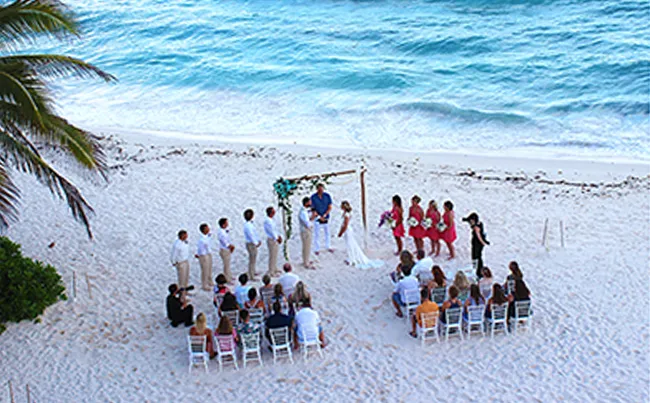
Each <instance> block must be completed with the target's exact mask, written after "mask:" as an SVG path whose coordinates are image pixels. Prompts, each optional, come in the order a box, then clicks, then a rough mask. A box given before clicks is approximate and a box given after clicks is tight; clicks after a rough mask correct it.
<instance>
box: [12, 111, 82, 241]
mask: <svg viewBox="0 0 650 403" xmlns="http://www.w3.org/2000/svg"><path fill="white" fill-rule="evenodd" d="M5 124H6V122H5ZM0 148H1V149H2V150H3V151H4V152H5V155H4V156H3V157H4V158H5V160H7V161H10V162H12V163H13V164H14V166H15V167H16V168H17V169H19V170H21V171H23V172H26V173H29V174H32V175H34V176H36V178H37V179H39V180H40V181H41V182H42V183H43V184H45V185H46V186H47V187H48V188H49V189H50V191H51V192H52V194H55V195H57V196H58V197H60V198H62V199H63V198H64V199H65V200H66V202H67V203H68V207H69V208H70V210H71V212H72V215H73V217H74V218H75V219H77V220H78V221H81V223H82V224H83V225H84V226H85V227H86V231H87V233H88V236H89V237H90V238H92V236H93V235H92V231H91V229H90V221H89V218H88V215H89V214H91V213H93V209H92V207H91V206H90V204H88V202H87V201H86V199H85V198H84V197H83V196H82V195H81V192H80V191H79V189H78V188H77V187H76V186H75V185H74V184H72V183H71V182H70V181H68V180H67V179H66V178H65V177H64V176H62V175H61V174H59V173H58V172H57V171H56V170H55V169H54V168H52V167H51V166H50V164H48V163H47V162H46V161H45V160H44V159H43V157H41V155H40V153H39V152H38V150H37V149H36V147H35V146H34V144H33V143H32V142H31V141H30V140H29V139H28V138H27V136H26V135H25V134H24V133H23V132H22V131H21V130H20V129H19V128H18V127H16V126H13V125H11V124H8V125H6V126H5V129H4V130H2V129H0ZM0 206H1V205H0Z"/></svg>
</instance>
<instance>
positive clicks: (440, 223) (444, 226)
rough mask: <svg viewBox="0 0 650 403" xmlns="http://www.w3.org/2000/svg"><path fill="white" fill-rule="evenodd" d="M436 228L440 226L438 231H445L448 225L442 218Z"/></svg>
mask: <svg viewBox="0 0 650 403" xmlns="http://www.w3.org/2000/svg"><path fill="white" fill-rule="evenodd" d="M436 228H438V232H444V230H446V229H447V225H446V224H445V222H444V221H442V220H440V222H439V223H438V224H436Z"/></svg>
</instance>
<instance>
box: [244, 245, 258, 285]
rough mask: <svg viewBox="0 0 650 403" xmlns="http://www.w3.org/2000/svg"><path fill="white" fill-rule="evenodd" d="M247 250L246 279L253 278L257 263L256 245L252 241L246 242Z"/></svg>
mask: <svg viewBox="0 0 650 403" xmlns="http://www.w3.org/2000/svg"><path fill="white" fill-rule="evenodd" d="M246 250H247V251H248V279H249V280H251V279H253V278H255V266H256V264H257V245H255V244H254V243H252V242H248V243H247V244H246Z"/></svg>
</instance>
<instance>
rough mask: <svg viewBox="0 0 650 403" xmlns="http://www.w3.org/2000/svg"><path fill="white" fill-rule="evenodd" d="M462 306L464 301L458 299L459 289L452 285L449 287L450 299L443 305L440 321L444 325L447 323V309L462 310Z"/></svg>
mask: <svg viewBox="0 0 650 403" xmlns="http://www.w3.org/2000/svg"><path fill="white" fill-rule="evenodd" d="M462 306H463V303H462V301H461V300H459V299H458V288H457V287H456V286H455V285H452V286H451V287H449V299H448V300H447V301H445V302H444V303H443V304H442V307H441V309H440V321H441V322H442V323H447V315H445V311H447V309H452V308H460V307H462Z"/></svg>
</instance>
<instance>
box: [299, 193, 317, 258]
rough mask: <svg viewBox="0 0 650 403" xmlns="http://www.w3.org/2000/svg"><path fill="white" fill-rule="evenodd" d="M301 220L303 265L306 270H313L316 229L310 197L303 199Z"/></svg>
mask: <svg viewBox="0 0 650 403" xmlns="http://www.w3.org/2000/svg"><path fill="white" fill-rule="evenodd" d="M298 218H299V219H300V240H301V241H302V265H303V266H304V267H305V268H313V266H312V263H313V262H312V261H311V260H309V258H310V257H311V242H312V229H313V227H314V223H313V220H314V214H313V213H312V211H311V200H309V197H305V198H303V199H302V207H301V208H300V213H299V214H298Z"/></svg>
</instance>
